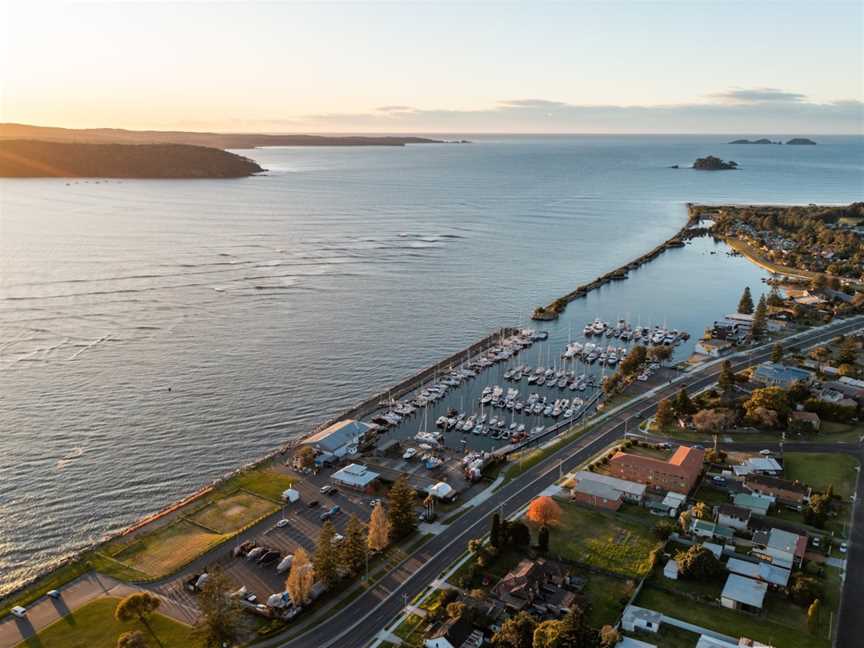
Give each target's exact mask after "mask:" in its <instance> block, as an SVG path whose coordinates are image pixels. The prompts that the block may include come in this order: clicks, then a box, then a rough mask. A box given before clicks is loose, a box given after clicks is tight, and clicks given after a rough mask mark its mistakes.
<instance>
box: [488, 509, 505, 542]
mask: <svg viewBox="0 0 864 648" xmlns="http://www.w3.org/2000/svg"><path fill="white" fill-rule="evenodd" d="M489 544H491V545H492V546H493V547H495V548H496V549H497V548H498V547H500V546H501V545H502V544H503V543H502V542H501V516H500V515H499V514H498V513H493V514H492V528H491V529H489Z"/></svg>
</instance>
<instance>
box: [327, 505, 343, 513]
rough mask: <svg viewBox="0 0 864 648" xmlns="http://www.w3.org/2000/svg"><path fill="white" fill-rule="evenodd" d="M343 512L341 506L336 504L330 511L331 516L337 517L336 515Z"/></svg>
mask: <svg viewBox="0 0 864 648" xmlns="http://www.w3.org/2000/svg"><path fill="white" fill-rule="evenodd" d="M341 510H342V507H341V506H339V505H338V504H335V505H333V507H332V508H331V509H330V515H336V514H337V513H338V512H339V511H341Z"/></svg>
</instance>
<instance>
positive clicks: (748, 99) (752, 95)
mask: <svg viewBox="0 0 864 648" xmlns="http://www.w3.org/2000/svg"><path fill="white" fill-rule="evenodd" d="M708 97H710V98H711V99H716V100H718V101H721V102H726V103H764V102H780V103H800V102H803V101H806V100H807V95H805V94H801V93H800V92H787V91H785V90H780V89H778V88H735V89H733V90H726V91H724V92H715V93H713V94H710V95H708Z"/></svg>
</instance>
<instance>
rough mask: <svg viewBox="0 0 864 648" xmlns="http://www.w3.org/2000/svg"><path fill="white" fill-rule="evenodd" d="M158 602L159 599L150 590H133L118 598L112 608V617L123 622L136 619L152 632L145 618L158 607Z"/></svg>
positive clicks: (159, 601)
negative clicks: (118, 600) (114, 606)
mask: <svg viewBox="0 0 864 648" xmlns="http://www.w3.org/2000/svg"><path fill="white" fill-rule="evenodd" d="M160 603H161V600H160V599H159V598H157V597H156V596H154V595H153V594H151V593H150V592H135V593H134V594H129V595H128V596H126V597H125V598H123V599H121V600H120V602H119V603H118V604H117V607H116V608H114V618H115V619H117V620H118V621H123V622H126V621H132V620H133V619H137V620H138V621H140V622H141V623H143V624H144V625H145V626H146V627H147V629H148V630H150V632H151V633H152V632H153V631H152V630H151V629H150V624H149V623H148V622H147V620H148V619H149V618H150V616H151V615H152V614H153V613H154V612H155V611H156V610H157V609H158V608H159V604H160Z"/></svg>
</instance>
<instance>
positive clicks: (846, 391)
mask: <svg viewBox="0 0 864 648" xmlns="http://www.w3.org/2000/svg"><path fill="white" fill-rule="evenodd" d="M843 378H845V376H843V377H842V378H840V380H832V381H831V382H826V383H825V384H824V385H823V387H824V388H826V389H832V390H834V391H836V392H840V393H841V394H843V396H844V398H849V399H851V400H853V401H855V403H856V404H859V403H864V387H859V386H858V385H855V384H851V383H849V382H848V381H845V380H843Z"/></svg>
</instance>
